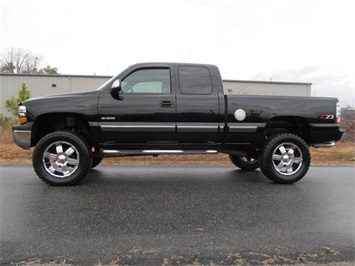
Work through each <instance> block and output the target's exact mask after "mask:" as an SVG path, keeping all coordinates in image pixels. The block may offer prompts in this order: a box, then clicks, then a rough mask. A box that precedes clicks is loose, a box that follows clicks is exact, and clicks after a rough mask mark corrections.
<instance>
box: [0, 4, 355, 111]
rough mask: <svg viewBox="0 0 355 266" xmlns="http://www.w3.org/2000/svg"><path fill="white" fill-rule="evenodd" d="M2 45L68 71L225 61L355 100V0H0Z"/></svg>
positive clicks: (226, 71)
mask: <svg viewBox="0 0 355 266" xmlns="http://www.w3.org/2000/svg"><path fill="white" fill-rule="evenodd" d="M0 2H1V5H0V8H1V11H0V16H1V22H0V23H1V24H0V29H1V31H0V39H1V41H0V42H1V43H0V45H1V47H0V48H1V51H4V49H7V48H10V47H16V48H24V49H28V50H31V51H33V52H34V53H37V54H40V55H42V56H43V57H44V59H45V60H44V63H45V64H46V65H51V66H54V67H58V68H59V72H60V73H61V74H88V75H91V74H96V75H115V74H118V73H119V72H120V71H121V70H123V69H124V68H126V67H127V66H129V65H132V64H134V63H138V62H157V61H169V62H193V63H210V64H215V65H218V66H219V68H220V71H221V74H222V77H223V78H224V79H242V80H243V79H246V80H270V79H272V80H273V81H294V82H312V83H313V86H312V94H313V95H316V96H336V97H338V98H340V100H341V102H342V104H343V105H344V104H351V105H353V106H355V52H354V51H355V37H354V32H355V27H354V25H355V15H354V14H355V13H354V10H355V1H353V0H333V1H328V0H295V1H287V0H220V1H218V0H165V1H157V0H145V1H144V0H141V1H140V0H116V1H109V0H97V1H90V0H78V1H75V0H60V1H44V0H43V1H39V0H0Z"/></svg>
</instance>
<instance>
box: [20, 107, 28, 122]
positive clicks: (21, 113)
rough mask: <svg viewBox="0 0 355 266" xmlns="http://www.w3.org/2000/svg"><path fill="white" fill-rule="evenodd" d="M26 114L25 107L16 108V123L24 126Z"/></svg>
mask: <svg viewBox="0 0 355 266" xmlns="http://www.w3.org/2000/svg"><path fill="white" fill-rule="evenodd" d="M26 112H27V109H26V106H24V105H20V106H19V107H18V121H19V122H20V123H21V124H25V123H26V122H27V116H26Z"/></svg>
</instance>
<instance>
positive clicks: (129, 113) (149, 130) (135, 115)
mask: <svg viewBox="0 0 355 266" xmlns="http://www.w3.org/2000/svg"><path fill="white" fill-rule="evenodd" d="M121 87H122V94H121V96H122V97H121V98H122V99H121V100H116V99H114V98H112V96H111V95H110V93H109V92H108V91H105V92H103V93H102V94H103V95H101V96H100V100H99V109H98V112H99V116H100V126H101V132H102V134H101V135H102V140H101V141H103V142H106V141H113V142H115V143H117V144H129V143H134V144H140V143H141V144H159V143H174V142H175V107H176V104H175V94H173V92H172V86H171V78H170V69H169V68H156V67H155V68H143V69H136V70H134V71H133V72H131V73H129V74H127V75H126V76H125V77H123V78H122V80H121Z"/></svg>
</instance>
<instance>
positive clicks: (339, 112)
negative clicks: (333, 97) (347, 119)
mask: <svg viewBox="0 0 355 266" xmlns="http://www.w3.org/2000/svg"><path fill="white" fill-rule="evenodd" d="M340 117H341V107H340V103H339V102H337V105H336V113H335V123H340Z"/></svg>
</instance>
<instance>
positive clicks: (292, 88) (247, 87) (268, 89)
mask: <svg viewBox="0 0 355 266" xmlns="http://www.w3.org/2000/svg"><path fill="white" fill-rule="evenodd" d="M311 85H312V84H311V83H292V82H272V81H243V80H224V81H223V87H224V92H225V93H226V94H241V95H278V96H311Z"/></svg>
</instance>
